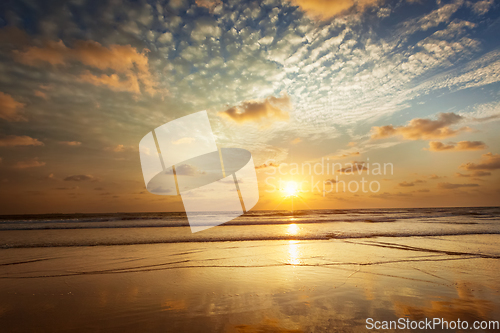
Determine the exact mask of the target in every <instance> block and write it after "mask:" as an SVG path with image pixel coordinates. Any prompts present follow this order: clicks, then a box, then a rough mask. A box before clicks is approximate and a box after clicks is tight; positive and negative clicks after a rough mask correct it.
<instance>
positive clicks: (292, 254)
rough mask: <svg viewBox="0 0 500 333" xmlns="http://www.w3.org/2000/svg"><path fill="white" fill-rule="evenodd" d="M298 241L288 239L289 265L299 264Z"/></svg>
mask: <svg viewBox="0 0 500 333" xmlns="http://www.w3.org/2000/svg"><path fill="white" fill-rule="evenodd" d="M299 246H300V245H299V241H294V240H291V241H288V263H289V264H290V265H300V264H301V262H300V251H299Z"/></svg>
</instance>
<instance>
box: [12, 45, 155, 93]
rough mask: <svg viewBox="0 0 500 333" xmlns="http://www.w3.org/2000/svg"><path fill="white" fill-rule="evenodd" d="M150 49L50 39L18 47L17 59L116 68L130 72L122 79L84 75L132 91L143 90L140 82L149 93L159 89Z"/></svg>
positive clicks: (115, 69)
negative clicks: (150, 66) (149, 55)
mask: <svg viewBox="0 0 500 333" xmlns="http://www.w3.org/2000/svg"><path fill="white" fill-rule="evenodd" d="M147 52H148V50H147V49H145V50H143V52H141V53H139V52H138V51H137V49H136V48H134V47H132V46H130V45H110V46H109V47H105V46H103V45H101V44H100V43H98V42H94V41H90V40H87V41H83V40H80V41H76V42H75V43H74V47H73V48H69V47H67V46H66V45H65V44H64V42H63V41H58V42H55V41H47V42H45V43H44V45H43V47H37V46H31V47H28V48H27V49H26V50H24V51H18V50H16V51H14V54H15V59H16V60H17V61H19V62H21V63H23V64H26V65H30V66H36V65H39V64H40V63H44V62H46V63H49V64H51V65H54V66H55V65H60V66H66V65H68V64H69V63H70V62H73V61H77V62H80V63H82V64H83V65H86V66H89V67H92V68H96V69H99V70H102V71H105V70H113V71H115V72H116V73H120V74H122V75H124V76H126V78H127V79H126V80H122V79H121V78H120V77H119V76H118V75H117V74H111V75H106V74H102V75H101V76H96V75H93V74H91V73H90V72H88V71H87V72H86V73H84V74H82V75H81V76H80V79H81V80H83V81H86V82H89V83H91V84H94V85H97V86H100V85H105V86H107V87H108V88H110V89H112V90H115V91H128V92H133V93H136V94H139V93H140V92H141V89H140V88H139V82H140V83H142V85H143V90H144V91H145V92H147V93H148V94H149V95H151V96H152V95H155V94H156V92H157V88H156V86H157V83H156V81H155V79H154V78H153V76H152V75H151V73H150V71H149V63H148V57H147V56H146V53H147Z"/></svg>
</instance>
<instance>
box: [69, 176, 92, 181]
mask: <svg viewBox="0 0 500 333" xmlns="http://www.w3.org/2000/svg"><path fill="white" fill-rule="evenodd" d="M64 180H65V181H67V182H84V181H89V180H96V178H95V177H94V176H92V175H73V176H68V177H66V178H64Z"/></svg>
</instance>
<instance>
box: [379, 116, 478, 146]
mask: <svg viewBox="0 0 500 333" xmlns="http://www.w3.org/2000/svg"><path fill="white" fill-rule="evenodd" d="M462 120H463V117H462V116H460V115H457V114H455V113H453V112H450V113H440V114H439V115H438V119H437V120H430V119H421V118H415V119H412V120H411V121H410V123H409V124H408V125H407V126H398V127H394V126H392V125H386V126H380V127H377V126H375V127H372V139H384V138H389V137H392V136H401V137H403V139H405V140H431V139H442V138H447V137H450V136H455V135H457V134H459V133H461V132H465V131H470V128H469V127H462V128H459V129H457V130H454V129H452V128H450V126H451V125H454V124H457V123H459V122H460V121H462Z"/></svg>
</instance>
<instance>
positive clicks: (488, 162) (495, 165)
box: [460, 153, 500, 171]
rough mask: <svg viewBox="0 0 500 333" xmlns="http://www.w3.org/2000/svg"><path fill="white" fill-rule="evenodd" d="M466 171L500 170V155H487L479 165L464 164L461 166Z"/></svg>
mask: <svg viewBox="0 0 500 333" xmlns="http://www.w3.org/2000/svg"><path fill="white" fill-rule="evenodd" d="M460 168H461V169H464V170H469V171H471V170H490V171H491V170H497V169H500V154H492V153H487V154H484V155H483V156H482V159H481V162H479V163H477V164H476V163H470V162H469V163H464V164H462V165H461V166H460Z"/></svg>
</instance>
